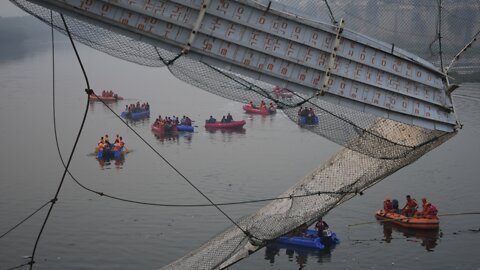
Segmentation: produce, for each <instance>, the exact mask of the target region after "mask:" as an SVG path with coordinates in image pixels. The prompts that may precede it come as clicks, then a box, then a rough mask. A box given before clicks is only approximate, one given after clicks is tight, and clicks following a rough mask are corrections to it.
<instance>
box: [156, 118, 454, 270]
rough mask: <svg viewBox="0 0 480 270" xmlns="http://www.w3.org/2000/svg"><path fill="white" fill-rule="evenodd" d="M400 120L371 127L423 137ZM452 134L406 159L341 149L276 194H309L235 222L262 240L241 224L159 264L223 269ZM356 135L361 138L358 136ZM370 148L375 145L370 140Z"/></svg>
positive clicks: (394, 135) (407, 138)
mask: <svg viewBox="0 0 480 270" xmlns="http://www.w3.org/2000/svg"><path fill="white" fill-rule="evenodd" d="M400 125H401V126H398V124H397V123H395V122H393V121H390V120H379V121H378V122H376V123H375V124H373V125H372V126H371V130H372V131H373V130H377V132H379V133H382V131H384V132H387V133H382V134H383V135H384V136H388V137H390V138H391V139H392V140H393V139H395V138H398V139H400V138H405V139H404V140H405V141H408V143H414V142H415V141H416V138H417V135H418V137H422V134H423V132H424V131H425V130H424V129H423V128H415V127H412V126H408V125H405V124H400ZM385 126H388V127H390V128H393V127H396V128H398V130H397V131H396V132H391V129H390V128H389V129H385ZM453 135H454V133H451V134H446V135H445V136H443V137H442V138H440V139H438V140H436V141H432V142H431V143H428V144H425V145H423V146H422V147H419V148H417V149H416V150H413V151H410V152H409V154H408V156H406V157H405V158H401V159H395V160H385V159H376V158H372V157H369V156H367V155H363V154H360V153H358V152H355V151H352V150H349V149H347V148H344V149H343V150H340V151H339V152H338V153H337V154H335V155H334V156H333V157H332V158H330V159H329V160H327V161H326V162H324V163H323V164H321V165H320V166H319V167H318V168H316V169H315V170H314V171H313V172H312V173H310V174H308V175H307V176H305V178H304V179H303V180H302V181H300V182H298V183H297V184H296V185H295V186H293V187H292V188H290V189H289V190H287V191H286V192H285V193H284V194H282V195H281V196H290V195H295V196H301V195H312V196H305V197H294V198H290V199H282V200H277V201H275V202H272V203H270V204H269V205H267V206H265V207H263V208H262V209H260V210H259V211H258V212H257V213H255V214H253V215H251V216H249V217H246V218H244V219H242V220H241V221H240V222H239V224H240V226H241V227H242V228H243V229H244V230H246V231H248V232H249V233H250V234H251V235H252V236H253V237H254V240H257V241H258V240H260V242H261V243H258V242H256V241H250V242H249V237H247V236H246V235H245V234H244V233H243V232H242V231H241V230H240V229H238V228H237V227H231V228H230V229H228V230H226V231H224V232H223V233H221V234H219V235H218V236H216V237H215V238H213V239H211V240H210V241H209V242H208V243H206V244H204V245H203V246H202V247H200V248H198V249H197V250H195V251H192V252H191V253H190V254H187V255H185V256H184V257H183V258H181V259H179V260H177V261H176V262H174V263H172V264H170V265H168V266H167V267H165V268H162V269H222V268H225V267H227V266H228V265H230V264H232V263H235V262H236V261H237V260H239V259H241V258H243V257H245V256H248V254H250V253H251V252H254V251H256V250H257V249H258V248H260V247H261V246H262V245H263V244H265V242H264V241H266V242H268V240H270V239H274V238H276V237H278V236H280V235H282V234H283V233H284V232H285V231H291V230H292V229H293V228H296V227H298V226H300V225H301V224H302V223H303V222H306V223H307V224H309V225H310V224H312V223H313V222H314V221H315V220H316V218H318V217H319V216H322V215H324V214H325V213H327V212H328V211H329V210H331V209H332V208H334V207H335V206H336V205H338V204H340V203H342V202H344V201H346V200H348V199H350V198H352V197H353V196H355V194H356V193H355V192H352V191H359V190H363V189H365V188H367V187H369V186H371V185H373V184H375V183H377V182H378V181H380V180H382V179H384V178H385V177H387V176H388V175H390V174H392V173H393V172H395V171H396V170H398V169H400V168H402V167H404V166H406V165H408V164H410V163H411V162H414V161H415V160H417V159H418V158H420V157H421V156H423V155H424V154H425V153H426V152H428V151H430V150H431V149H434V148H435V147H437V146H438V145H440V144H441V143H443V142H445V141H446V140H448V139H449V138H450V137H452V136H453ZM359 140H362V139H361V138H359ZM371 147H372V148H374V147H375V145H371ZM319 191H333V192H335V191H336V192H337V193H336V194H331V193H329V194H326V193H321V192H320V193H319ZM232 254H234V256H232Z"/></svg>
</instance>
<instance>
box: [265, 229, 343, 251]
mask: <svg viewBox="0 0 480 270" xmlns="http://www.w3.org/2000/svg"><path fill="white" fill-rule="evenodd" d="M273 242H274V243H279V244H288V245H293V246H300V247H306V248H313V249H324V248H326V247H329V246H333V245H336V244H339V243H340V240H339V239H338V238H337V235H336V234H335V233H334V232H332V231H327V235H326V236H322V237H318V236H317V231H315V230H310V229H309V230H307V234H306V236H280V237H278V238H277V239H275V240H274V241H273Z"/></svg>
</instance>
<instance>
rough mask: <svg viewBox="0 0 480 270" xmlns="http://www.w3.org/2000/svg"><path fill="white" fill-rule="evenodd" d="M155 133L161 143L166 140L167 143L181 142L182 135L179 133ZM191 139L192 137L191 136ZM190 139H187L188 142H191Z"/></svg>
mask: <svg viewBox="0 0 480 270" xmlns="http://www.w3.org/2000/svg"><path fill="white" fill-rule="evenodd" d="M153 135H154V136H155V138H157V140H158V141H159V142H160V143H161V144H164V143H165V142H167V143H177V144H179V143H180V140H179V138H180V135H179V134H178V133H173V134H168V133H165V134H156V133H153ZM190 140H191V138H190ZM190 140H187V141H188V142H190Z"/></svg>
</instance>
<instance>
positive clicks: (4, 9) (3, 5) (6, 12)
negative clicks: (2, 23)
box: [0, 0, 28, 17]
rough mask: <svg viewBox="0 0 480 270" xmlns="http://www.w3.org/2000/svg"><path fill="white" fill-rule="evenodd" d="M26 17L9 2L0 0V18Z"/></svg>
mask: <svg viewBox="0 0 480 270" xmlns="http://www.w3.org/2000/svg"><path fill="white" fill-rule="evenodd" d="M25 15H28V13H26V12H25V11H23V10H21V9H20V8H18V7H17V6H15V5H14V4H12V3H11V2H10V1H9V0H0V17H16V16H25Z"/></svg>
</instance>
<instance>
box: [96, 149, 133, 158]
mask: <svg viewBox="0 0 480 270" xmlns="http://www.w3.org/2000/svg"><path fill="white" fill-rule="evenodd" d="M125 153H127V151H126V149H125V147H122V148H120V149H119V150H117V151H113V150H111V149H104V150H103V151H98V152H97V158H98V159H102V160H110V159H115V160H119V159H122V158H123V157H124V155H125Z"/></svg>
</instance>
